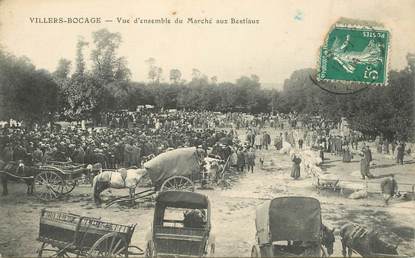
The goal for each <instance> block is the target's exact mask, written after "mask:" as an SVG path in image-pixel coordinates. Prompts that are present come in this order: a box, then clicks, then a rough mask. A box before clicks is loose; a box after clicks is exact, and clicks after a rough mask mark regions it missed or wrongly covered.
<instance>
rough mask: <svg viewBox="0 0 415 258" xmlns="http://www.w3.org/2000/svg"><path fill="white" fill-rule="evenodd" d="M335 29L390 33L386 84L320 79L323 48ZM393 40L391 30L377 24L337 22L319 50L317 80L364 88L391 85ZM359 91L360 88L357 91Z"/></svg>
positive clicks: (386, 63)
mask: <svg viewBox="0 0 415 258" xmlns="http://www.w3.org/2000/svg"><path fill="white" fill-rule="evenodd" d="M335 28H349V29H370V30H385V31H387V32H388V46H387V50H386V62H385V82H384V83H373V82H363V81H347V80H335V79H322V78H320V76H319V74H320V72H321V55H322V51H323V47H324V46H325V45H327V43H328V39H329V34H330V33H331V32H332V31H333V30H334V29H335ZM391 38H392V33H391V32H390V30H388V29H386V28H385V27H383V26H381V25H379V24H376V25H373V26H372V25H366V24H361V23H358V22H355V23H352V22H350V23H343V22H339V21H337V22H335V23H334V24H333V25H332V26H331V27H330V29H329V31H328V32H327V34H326V37H325V38H324V41H323V45H322V46H321V47H320V48H319V51H318V57H317V69H316V70H317V74H316V79H317V81H319V82H331V83H335V82H340V83H344V84H349V85H351V84H360V85H362V86H363V85H364V86H381V87H384V86H388V85H389V67H390V52H391V50H390V49H391V42H392V40H391ZM356 90H358V88H357V89H356Z"/></svg>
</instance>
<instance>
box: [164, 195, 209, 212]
mask: <svg viewBox="0 0 415 258" xmlns="http://www.w3.org/2000/svg"><path fill="white" fill-rule="evenodd" d="M156 202H157V206H164V207H173V208H188V209H207V208H208V207H209V200H208V198H207V197H206V196H205V195H203V194H200V193H194V192H182V191H168V192H160V193H159V195H158V196H157V199H156Z"/></svg>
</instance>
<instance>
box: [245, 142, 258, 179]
mask: <svg viewBox="0 0 415 258" xmlns="http://www.w3.org/2000/svg"><path fill="white" fill-rule="evenodd" d="M255 158H256V156H255V150H254V148H253V147H252V146H251V147H249V150H248V151H247V152H246V157H245V160H246V162H245V163H246V164H247V168H248V172H249V170H251V173H254V167H255Z"/></svg>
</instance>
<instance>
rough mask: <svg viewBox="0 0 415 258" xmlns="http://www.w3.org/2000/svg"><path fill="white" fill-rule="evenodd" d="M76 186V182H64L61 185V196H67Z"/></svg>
mask: <svg viewBox="0 0 415 258" xmlns="http://www.w3.org/2000/svg"><path fill="white" fill-rule="evenodd" d="M76 185H77V181H76V180H73V181H64V182H63V185H62V187H61V188H62V194H68V193H70V192H72V191H73V189H75V186H76Z"/></svg>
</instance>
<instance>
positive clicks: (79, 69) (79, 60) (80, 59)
mask: <svg viewBox="0 0 415 258" xmlns="http://www.w3.org/2000/svg"><path fill="white" fill-rule="evenodd" d="M88 44H89V43H88V42H86V41H85V40H84V38H83V37H79V38H78V43H77V44H76V69H75V74H77V75H79V76H82V75H83V74H84V72H85V60H84V54H83V52H82V51H83V49H84V47H85V46H88Z"/></svg>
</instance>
